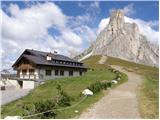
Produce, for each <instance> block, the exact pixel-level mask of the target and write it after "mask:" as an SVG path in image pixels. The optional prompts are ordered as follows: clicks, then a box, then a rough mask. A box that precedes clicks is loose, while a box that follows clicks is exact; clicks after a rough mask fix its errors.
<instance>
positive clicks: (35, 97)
mask: <svg viewBox="0 0 160 120" xmlns="http://www.w3.org/2000/svg"><path fill="white" fill-rule="evenodd" d="M99 59H100V57H91V58H89V59H86V60H84V61H83V62H84V63H86V64H87V65H88V67H89V68H90V69H89V70H88V72H87V73H86V74H85V75H84V76H80V77H67V78H59V79H55V80H48V81H47V82H46V83H45V84H43V85H40V86H38V87H37V88H35V89H34V90H32V91H31V92H30V93H29V94H28V95H27V96H25V97H23V98H21V99H18V100H16V101H13V102H11V103H8V104H6V105H3V106H2V111H1V114H2V118H4V117H6V116H17V115H18V116H27V115H32V114H37V113H38V112H43V111H46V110H48V109H51V108H53V112H48V113H44V114H40V115H37V116H34V117H33V116H31V117H29V118H61V119H62V118H74V117H75V116H77V115H80V113H81V112H82V111H83V110H84V109H86V108H87V107H89V106H91V105H92V104H93V103H95V102H97V101H98V100H99V99H100V98H101V97H102V96H103V92H101V90H105V89H106V86H107V87H111V80H113V79H117V77H118V74H121V80H120V82H119V83H123V82H125V81H127V77H126V75H125V74H123V73H119V72H117V73H115V72H113V71H111V70H109V66H108V65H107V64H103V65H102V64H98V61H99ZM104 80H105V81H104ZM99 83H100V90H99V92H95V93H94V95H93V96H88V97H87V98H86V99H85V100H84V101H83V102H81V103H79V102H80V101H81V100H82V99H83V97H84V96H83V95H82V93H81V92H82V91H83V90H84V89H86V88H87V87H91V86H92V85H93V86H94V87H95V86H96V87H97V88H96V91H97V89H99V88H98V86H99V85H98V84H99ZM114 86H116V85H114ZM114 86H112V87H114ZM94 89H95V88H94ZM77 103H79V104H78V105H76V106H74V107H72V108H70V109H67V110H61V111H58V109H61V108H66V107H68V106H72V105H75V104H77ZM45 104H47V106H44V105H45ZM48 104H51V106H52V107H51V108H50V106H48ZM75 111H77V112H75ZM27 119H28V118H27Z"/></svg>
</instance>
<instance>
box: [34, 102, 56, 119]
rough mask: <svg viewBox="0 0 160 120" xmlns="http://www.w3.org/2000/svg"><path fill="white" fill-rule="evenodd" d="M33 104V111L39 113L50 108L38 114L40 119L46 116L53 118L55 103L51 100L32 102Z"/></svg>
mask: <svg viewBox="0 0 160 120" xmlns="http://www.w3.org/2000/svg"><path fill="white" fill-rule="evenodd" d="M34 105H35V113H41V112H46V111H48V110H52V111H49V112H46V113H43V114H40V115H38V116H39V117H40V118H41V119H47V118H51V117H53V118H55V116H56V115H57V114H56V105H55V103H54V102H53V101H51V100H45V101H40V102H36V103H34Z"/></svg>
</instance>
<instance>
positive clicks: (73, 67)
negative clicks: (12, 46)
mask: <svg viewBox="0 0 160 120" xmlns="http://www.w3.org/2000/svg"><path fill="white" fill-rule="evenodd" d="M12 67H13V68H14V70H17V76H18V78H19V80H18V81H19V85H20V86H21V87H24V86H28V87H29V86H30V85H25V84H32V86H35V83H33V82H38V83H39V82H41V81H45V80H49V79H55V78H59V77H68V76H81V75H83V74H84V73H85V72H86V71H87V67H85V66H84V64H83V63H81V62H78V61H75V60H73V59H71V58H69V57H67V56H64V55H60V54H57V53H56V52H54V53H48V52H42V51H36V50H30V49H26V50H25V51H24V52H23V53H22V54H21V56H20V57H19V58H18V59H17V61H16V62H15V63H14V64H13V66H12ZM31 81H32V82H31ZM24 83H25V84H24ZM28 87H24V88H28Z"/></svg>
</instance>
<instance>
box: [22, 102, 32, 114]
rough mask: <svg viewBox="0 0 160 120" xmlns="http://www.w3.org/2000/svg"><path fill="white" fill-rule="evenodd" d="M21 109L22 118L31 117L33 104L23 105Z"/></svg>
mask: <svg viewBox="0 0 160 120" xmlns="http://www.w3.org/2000/svg"><path fill="white" fill-rule="evenodd" d="M22 109H23V110H24V113H22V115H23V116H27V115H31V114H33V113H34V111H35V109H34V104H32V103H24V104H23V106H22Z"/></svg>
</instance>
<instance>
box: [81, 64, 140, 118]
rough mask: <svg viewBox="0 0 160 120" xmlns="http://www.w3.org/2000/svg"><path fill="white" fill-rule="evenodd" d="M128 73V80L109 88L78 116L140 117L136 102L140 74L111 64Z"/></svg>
mask: <svg viewBox="0 0 160 120" xmlns="http://www.w3.org/2000/svg"><path fill="white" fill-rule="evenodd" d="M112 67H114V68H115V69H117V70H119V71H121V72H124V73H126V74H127V75H128V82H126V83H124V84H121V85H120V86H118V87H116V88H115V89H111V90H110V91H109V92H108V94H107V93H106V95H105V96H104V97H103V98H102V99H101V100H100V101H98V102H97V103H95V104H94V105H93V106H92V107H91V108H90V109H88V110H86V111H84V113H82V114H81V115H80V116H79V118H81V119H84V118H88V119H89V118H90V119H94V118H101V119H103V118H140V114H139V112H138V103H137V101H138V100H137V88H138V85H139V84H140V83H141V82H142V80H141V76H139V75H137V74H135V73H133V72H127V71H125V70H123V69H122V67H119V66H112Z"/></svg>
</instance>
